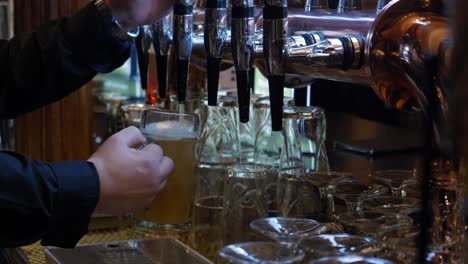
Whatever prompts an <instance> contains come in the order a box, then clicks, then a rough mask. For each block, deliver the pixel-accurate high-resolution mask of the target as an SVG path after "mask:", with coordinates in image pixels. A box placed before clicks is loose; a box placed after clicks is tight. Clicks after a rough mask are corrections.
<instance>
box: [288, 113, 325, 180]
mask: <svg viewBox="0 0 468 264" xmlns="http://www.w3.org/2000/svg"><path fill="white" fill-rule="evenodd" d="M285 122H286V124H284V125H283V127H286V128H287V127H295V128H294V129H295V130H296V131H297V132H296V133H297V140H298V145H299V149H300V152H301V159H302V162H303V163H304V168H305V171H306V172H312V171H329V170H330V167H329V164H328V156H327V151H326V148H325V138H326V130H327V129H326V119H325V111H324V110H323V109H322V108H320V107H316V106H310V107H300V106H286V107H285V108H284V110H283V123H285ZM289 131H292V130H291V128H290V129H289Z"/></svg>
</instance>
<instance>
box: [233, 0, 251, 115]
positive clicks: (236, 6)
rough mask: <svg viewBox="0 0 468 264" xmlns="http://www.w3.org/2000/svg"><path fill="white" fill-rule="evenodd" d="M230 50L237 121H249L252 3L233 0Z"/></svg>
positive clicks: (249, 0)
mask: <svg viewBox="0 0 468 264" xmlns="http://www.w3.org/2000/svg"><path fill="white" fill-rule="evenodd" d="M231 12H232V13H231V18H232V20H231V49H232V57H233V60H234V66H235V68H236V82H237V96H238V100H239V117H240V118H239V120H240V121H241V122H242V123H246V122H248V121H249V108H250V84H251V78H252V69H253V60H254V56H255V22H254V1H253V0H233V1H232V7H231Z"/></svg>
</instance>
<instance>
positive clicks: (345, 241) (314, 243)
mask: <svg viewBox="0 0 468 264" xmlns="http://www.w3.org/2000/svg"><path fill="white" fill-rule="evenodd" d="M297 247H298V248H302V249H303V250H304V252H305V255H306V256H305V260H313V259H319V258H322V257H329V256H343V255H366V254H371V253H374V252H377V251H378V250H379V249H380V245H379V244H378V243H377V241H376V240H374V239H373V238H371V237H364V236H355V235H350V234H322V235H315V236H309V237H306V238H303V239H301V240H300V241H299V243H298V245H297Z"/></svg>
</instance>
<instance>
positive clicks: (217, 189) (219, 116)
mask: <svg viewBox="0 0 468 264" xmlns="http://www.w3.org/2000/svg"><path fill="white" fill-rule="evenodd" d="M218 101H219V105H218V106H208V105H205V106H204V112H206V121H205V123H204V124H205V125H204V126H203V129H202V132H201V136H200V140H199V141H198V142H197V144H196V168H195V174H196V184H195V194H194V205H193V214H192V227H191V229H190V232H189V243H190V245H191V246H192V247H193V248H194V249H195V250H197V251H198V252H200V253H202V254H203V255H204V256H207V257H208V258H209V259H212V260H214V259H215V258H216V256H217V252H218V250H219V249H221V247H222V245H223V244H222V232H221V230H222V228H221V224H222V209H223V195H224V180H225V177H226V175H227V174H228V172H229V170H230V168H231V166H232V165H233V164H235V163H236V162H238V161H239V157H240V143H239V133H238V116H239V115H238V111H239V110H238V107H237V99H236V98H235V97H229V96H223V97H220V98H219V100H218Z"/></svg>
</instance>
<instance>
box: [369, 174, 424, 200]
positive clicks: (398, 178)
mask: <svg viewBox="0 0 468 264" xmlns="http://www.w3.org/2000/svg"><path fill="white" fill-rule="evenodd" d="M370 177H371V178H372V179H374V180H375V181H377V182H378V183H381V184H384V185H386V186H388V187H389V188H390V190H391V191H392V195H394V196H400V197H401V196H402V188H403V186H404V185H405V184H407V183H409V182H414V181H417V177H416V171H415V170H380V171H376V172H375V173H373V174H371V175H370Z"/></svg>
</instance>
